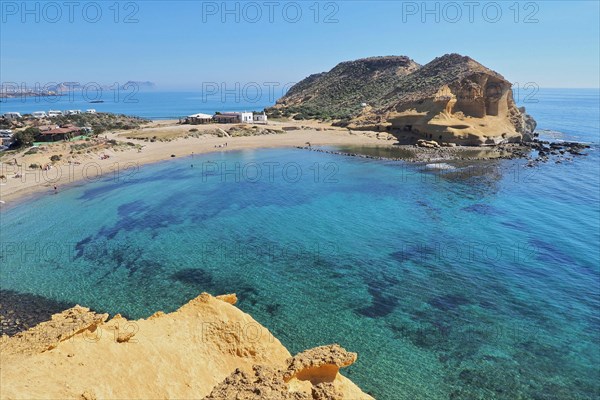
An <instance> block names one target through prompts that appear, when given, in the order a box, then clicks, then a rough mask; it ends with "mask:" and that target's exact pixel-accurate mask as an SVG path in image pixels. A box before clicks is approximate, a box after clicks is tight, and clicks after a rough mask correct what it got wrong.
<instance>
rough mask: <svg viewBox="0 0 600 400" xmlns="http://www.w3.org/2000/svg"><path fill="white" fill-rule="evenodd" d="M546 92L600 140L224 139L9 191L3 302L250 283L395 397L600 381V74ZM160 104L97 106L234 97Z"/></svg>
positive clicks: (181, 297)
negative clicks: (442, 156)
mask: <svg viewBox="0 0 600 400" xmlns="http://www.w3.org/2000/svg"><path fill="white" fill-rule="evenodd" d="M161 96H162V97H161ZM535 100H537V101H536V102H530V103H528V104H523V105H525V106H526V107H527V110H528V112H530V113H531V114H532V115H533V116H534V117H535V118H536V119H537V121H538V132H539V133H540V136H541V138H543V139H548V140H553V141H561V140H564V141H578V142H585V143H588V144H589V145H590V148H589V149H587V150H585V151H584V153H585V155H582V156H573V157H572V159H571V160H566V159H565V160H564V161H563V162H562V163H559V164H558V163H555V162H553V161H552V162H548V163H540V164H536V166H534V167H528V166H527V164H526V160H495V161H480V162H469V163H464V162H463V163H461V164H457V163H452V162H447V163H445V164H435V163H434V164H429V165H428V164H413V163H406V162H402V161H386V160H374V159H367V158H360V157H347V156H342V155H336V154H328V153H321V152H311V151H307V150H302V149H257V150H243V151H228V152H215V153H210V154H203V155H190V156H187V157H178V158H176V159H173V160H170V161H165V162H159V163H155V164H152V165H146V166H142V167H139V168H137V167H128V168H124V169H122V170H120V171H119V173H116V174H115V173H110V174H105V175H104V176H99V177H97V178H93V179H88V181H86V182H83V183H78V184H74V185H72V186H71V187H68V188H62V189H61V190H60V192H59V193H58V194H52V192H51V191H49V192H48V193H44V194H43V195H40V196H37V197H34V198H30V199H27V200H26V201H23V202H21V203H19V204H16V205H5V206H3V208H2V209H1V210H0V227H1V230H0V245H1V249H0V250H1V252H0V256H1V268H0V290H1V292H0V293H1V295H2V296H1V297H0V300H1V304H2V308H1V309H0V310H2V311H0V312H2V313H4V314H3V315H4V316H5V313H6V312H7V310H16V311H15V312H16V313H17V315H21V316H22V318H23V319H27V318H30V317H28V316H27V315H29V314H34V315H35V314H36V313H37V314H38V315H37V318H39V319H43V318H44V317H48V316H49V315H50V314H51V312H53V311H54V312H56V311H59V310H60V309H61V308H64V307H66V306H69V305H73V304H81V305H84V306H86V307H90V308H91V309H93V310H95V311H97V312H106V313H110V314H116V313H121V314H123V315H124V316H126V317H127V318H145V317H148V316H150V315H151V314H153V313H154V312H155V311H157V310H163V311H166V312H169V311H173V310H176V309H177V308H178V307H180V306H182V305H183V304H185V303H186V302H187V301H189V300H190V299H192V298H194V297H196V296H197V295H198V294H199V293H201V292H204V291H205V292H209V293H212V294H214V295H217V294H223V293H237V295H238V298H239V302H238V306H239V307H240V308H241V309H242V310H243V311H245V312H248V313H249V314H251V315H252V316H253V317H254V318H255V319H256V320H257V321H258V322H260V323H261V324H262V325H264V326H265V327H267V328H268V329H269V330H270V331H271V332H272V333H273V334H274V335H275V336H276V337H277V338H278V339H280V340H281V342H282V343H283V344H284V345H285V346H286V347H287V348H288V349H289V350H290V352H292V353H296V352H300V351H302V350H305V349H308V348H311V347H315V346H320V345H325V344H330V343H339V344H341V345H342V346H343V347H345V348H346V349H347V350H350V351H354V352H357V353H358V360H357V362H356V363H355V364H354V365H352V366H350V367H348V368H346V369H344V370H343V373H344V374H345V375H346V376H348V377H349V378H350V379H352V380H353V381H354V382H355V383H356V384H358V385H359V386H360V387H361V388H362V389H363V390H364V391H365V392H368V393H370V394H372V395H373V396H374V397H376V398H378V399H407V400H408V399H410V400H414V399H511V400H513V399H539V400H542V399H544V400H549V399H580V400H583V399H586V400H592V399H598V398H599V396H600V380H598V377H599V376H600V247H599V244H600V153H599V151H598V150H599V149H600V147H599V146H600V113H599V110H600V96H599V91H598V90H597V89H592V90H580V89H577V90H575V89H573V90H569V89H542V90H540V91H539V92H538V94H537V96H536V99H535ZM143 103H144V104H143V105H142V104H140V105H135V106H131V107H129V106H122V107H117V106H116V105H114V106H115V108H110V107H112V106H113V105H112V104H110V103H105V105H104V106H103V105H102V104H99V105H96V106H95V108H97V109H98V110H99V111H100V110H102V111H114V112H120V113H125V114H135V115H140V116H145V117H152V118H159V117H162V118H171V117H173V116H181V115H186V114H188V113H194V112H214V111H217V110H216V109H215V108H217V107H215V106H219V103H218V102H217V103H215V104H211V105H210V106H209V105H206V104H202V103H199V102H198V101H197V100H196V97H195V95H193V94H190V93H180V94H175V93H165V94H163V95H159V94H152V95H149V97H148V98H147V100H146V101H144V102H143ZM9 104H10V106H11V107H12V108H14V109H11V110H10V111H21V112H26V111H27V110H31V111H37V110H33V108H35V107H33V108H30V109H27V108H25V107H21V108H19V107H17V106H16V105H15V104H13V103H9ZM266 105H268V103H265V104H260V106H258V105H257V106H253V107H250V105H248V104H243V105H239V107H238V106H237V105H236V104H225V105H223V104H220V106H219V107H218V108H219V109H225V108H227V109H245V108H248V109H261V108H262V107H264V106H266ZM4 106H6V104H5V103H3V108H4ZM85 107H87V106H85ZM101 107H106V109H104V108H101ZM37 108H40V107H37ZM53 108H59V109H60V107H54V106H53ZM62 108H67V107H62ZM68 108H69V109H70V108H75V107H73V106H70V107H68ZM81 108H84V106H83V105H81ZM41 109H44V108H41ZM253 332H254V331H253V330H251V329H250V330H248V331H245V330H243V331H242V334H247V335H252V334H253Z"/></svg>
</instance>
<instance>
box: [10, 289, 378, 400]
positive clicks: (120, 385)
mask: <svg viewBox="0 0 600 400" xmlns="http://www.w3.org/2000/svg"><path fill="white" fill-rule="evenodd" d="M236 300H237V299H236V297H235V295H226V296H218V297H216V298H215V297H212V296H210V295H209V294H206V293H203V294H202V295H200V296H199V297H197V298H196V299H194V300H192V301H190V302H189V303H188V304H186V305H184V306H183V307H181V308H180V309H179V310H177V311H175V312H173V313H170V314H165V313H162V312H157V313H156V314H154V315H153V316H151V317H150V318H148V319H145V320H137V321H128V320H127V319H125V318H123V317H121V316H120V315H117V316H115V317H114V318H112V319H110V320H108V315H107V314H96V313H94V312H91V311H90V310H89V309H87V308H83V307H79V306H76V307H74V308H71V309H69V310H66V311H64V312H62V313H60V314H55V315H54V316H53V317H52V320H51V321H48V322H44V323H42V324H39V325H37V326H36V327H34V328H31V329H29V330H28V331H25V332H22V333H19V334H17V335H15V336H12V337H8V336H2V338H1V340H0V352H1V354H2V357H1V358H0V367H1V368H0V378H1V379H0V398H3V399H16V398H26V399H48V398H56V399H58V398H60V399H84V400H91V399H101V398H102V399H110V398H112V399H117V398H118V399H134V398H135V399H140V398H144V399H158V398H161V399H175V398H177V399H186V398H188V399H199V398H207V399H212V400H217V399H219V400H221V399H222V400H225V399H232V398H236V399H257V400H258V399H265V398H268V399H323V400H324V399H372V397H371V396H369V395H367V394H365V393H363V392H362V391H361V390H360V389H359V388H358V387H357V386H356V385H355V384H354V383H352V382H351V381H350V380H348V379H347V378H345V377H344V376H343V375H341V374H340V373H339V369H340V368H343V367H345V366H348V365H350V364H352V363H353V362H354V361H356V357H357V356H356V354H354V353H350V352H347V351H346V350H344V349H343V348H341V347H340V346H337V345H330V346H322V347H317V348H315V349H311V350H308V351H305V352H303V353H300V354H298V355H296V356H295V357H292V356H291V355H290V353H289V352H288V351H287V349H286V348H285V347H284V346H283V345H282V344H281V343H280V342H279V340H277V339H276V338H275V337H273V336H272V335H271V334H270V332H269V331H268V330H267V329H266V328H264V327H263V326H261V325H260V324H259V323H258V322H256V321H255V320H254V319H252V317H250V316H249V315H248V314H245V313H243V312H242V311H240V310H239V309H238V308H236V307H235V306H234V305H233V304H235V302H236Z"/></svg>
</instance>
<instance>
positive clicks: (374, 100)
mask: <svg viewBox="0 0 600 400" xmlns="http://www.w3.org/2000/svg"><path fill="white" fill-rule="evenodd" d="M511 86H512V85H511V83H510V82H508V81H507V80H506V79H504V77H503V76H502V75H500V74H498V73H497V72H494V71H492V70H490V69H488V68H486V67H484V66H483V65H481V64H479V63H478V62H476V61H475V60H473V59H471V58H469V57H464V56H461V55H458V54H447V55H445V56H442V57H438V58H436V59H435V60H433V61H431V62H430V63H428V64H426V65H424V66H420V65H418V64H416V63H415V62H414V61H412V60H410V59H409V58H408V57H375V58H367V59H362V60H357V61H353V62H346V63H341V64H339V65H338V66H336V67H335V68H333V69H332V70H331V71H329V72H327V73H322V74H317V75H312V76H310V77H309V78H307V79H306V80H304V81H301V82H300V83H298V84H297V85H295V86H293V87H292V88H291V89H290V90H289V92H288V93H287V94H286V95H285V96H284V97H282V98H281V99H280V100H278V102H277V104H276V105H275V106H274V107H272V108H271V109H269V110H268V112H269V113H270V114H272V115H275V116H277V115H284V116H293V117H294V118H299V119H304V118H320V119H327V118H333V119H340V120H339V121H337V122H336V123H337V124H338V125H342V126H347V127H348V128H350V129H361V130H374V131H387V132H391V133H392V134H394V135H395V136H396V137H397V138H398V139H399V140H400V142H401V143H405V144H410V143H416V141H417V140H419V139H426V140H434V141H437V142H438V143H440V144H441V143H456V144H463V145H496V144H501V143H509V142H521V141H529V140H531V139H532V137H533V136H532V133H533V130H534V129H535V121H534V120H533V118H531V117H530V116H528V115H527V114H526V112H525V109H524V108H518V107H517V106H516V104H515V101H514V99H513V94H512V89H511Z"/></svg>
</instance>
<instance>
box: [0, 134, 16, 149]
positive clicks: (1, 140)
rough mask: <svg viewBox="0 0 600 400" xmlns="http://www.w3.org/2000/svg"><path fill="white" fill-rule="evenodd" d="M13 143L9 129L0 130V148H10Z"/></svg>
mask: <svg viewBox="0 0 600 400" xmlns="http://www.w3.org/2000/svg"><path fill="white" fill-rule="evenodd" d="M14 141H15V138H14V133H13V131H11V130H10V129H2V130H0V146H3V147H7V148H8V147H10V145H11V144H13V143H14Z"/></svg>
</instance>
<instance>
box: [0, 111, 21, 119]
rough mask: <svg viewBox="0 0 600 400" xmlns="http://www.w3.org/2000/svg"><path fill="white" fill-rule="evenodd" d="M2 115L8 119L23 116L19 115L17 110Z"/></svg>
mask: <svg viewBox="0 0 600 400" xmlns="http://www.w3.org/2000/svg"><path fill="white" fill-rule="evenodd" d="M4 117H5V118H8V119H15V118H23V116H22V115H21V113H18V112H15V111H11V112H7V113H4Z"/></svg>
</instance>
